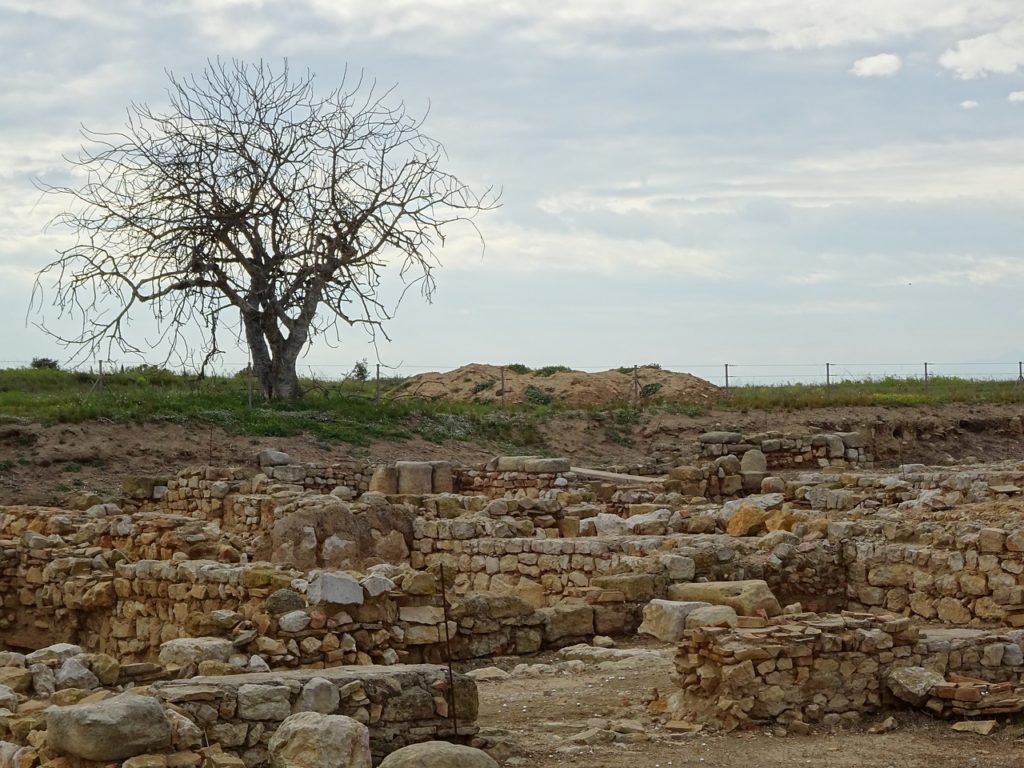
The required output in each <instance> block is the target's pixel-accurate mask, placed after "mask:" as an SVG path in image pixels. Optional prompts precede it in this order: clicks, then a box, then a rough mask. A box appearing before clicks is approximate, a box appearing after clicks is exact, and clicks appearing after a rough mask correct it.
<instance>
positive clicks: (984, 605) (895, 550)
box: [844, 521, 1024, 627]
mask: <svg viewBox="0 0 1024 768" xmlns="http://www.w3.org/2000/svg"><path fill="white" fill-rule="evenodd" d="M1017 525H1020V522H1019V521H1017ZM858 527H859V528H860V531H859V533H860V535H858V536H857V537H856V538H851V539H849V540H847V541H846V543H845V547H844V550H845V558H846V562H847V570H848V579H847V594H848V596H849V598H850V601H851V605H853V606H857V605H860V606H869V607H876V606H877V607H885V608H886V609H888V610H893V611H899V612H902V613H904V614H906V615H908V616H909V615H916V616H920V617H922V618H924V619H936V618H937V619H938V620H939V621H942V622H943V623H946V624H955V625H964V624H972V623H975V624H977V623H981V624H984V623H1001V624H1006V625H1009V626H1012V627H1020V626H1024V527H1018V528H1007V529H1004V528H994V527H989V528H982V527H980V526H979V524H977V523H974V522H972V521H956V522H951V523H946V524H939V525H928V524H918V525H916V526H914V529H913V530H908V531H905V532H902V533H901V532H900V531H901V529H900V527H899V526H895V525H891V526H890V528H889V531H890V532H891V534H892V535H893V536H899V538H909V539H911V540H910V541H896V542H894V541H888V540H886V539H885V538H883V537H884V536H885V533H886V529H885V525H884V524H882V525H881V530H880V533H881V534H882V536H881V537H879V538H874V539H868V538H867V537H866V536H864V532H865V530H867V529H868V528H869V527H870V526H865V525H860V526H858ZM850 533H851V534H852V533H853V530H851V531H850ZM915 538H916V539H917V540H916V541H914V540H913V539H915ZM879 539H880V540H879Z"/></svg>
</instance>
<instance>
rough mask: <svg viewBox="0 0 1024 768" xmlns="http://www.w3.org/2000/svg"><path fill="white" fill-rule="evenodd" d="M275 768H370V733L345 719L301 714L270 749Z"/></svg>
mask: <svg viewBox="0 0 1024 768" xmlns="http://www.w3.org/2000/svg"><path fill="white" fill-rule="evenodd" d="M267 748H268V749H269V751H270V765H271V766H272V768H370V767H371V765H372V763H371V757H370V731H369V730H368V729H367V728H366V726H365V725H363V724H362V723H359V722H357V721H355V720H353V719H352V718H351V717H345V716H343V715H324V714H320V713H319V712H299V713H297V714H294V715H291V716H290V717H288V718H287V719H286V720H285V721H284V722H283V723H281V725H280V727H279V728H278V729H277V730H276V731H274V735H273V736H271V737H270V743H269V744H268V745H267Z"/></svg>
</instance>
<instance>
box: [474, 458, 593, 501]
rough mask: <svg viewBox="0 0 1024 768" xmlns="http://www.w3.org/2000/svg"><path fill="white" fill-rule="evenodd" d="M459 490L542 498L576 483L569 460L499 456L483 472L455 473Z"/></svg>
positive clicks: (476, 470) (511, 496)
mask: <svg viewBox="0 0 1024 768" xmlns="http://www.w3.org/2000/svg"><path fill="white" fill-rule="evenodd" d="M454 478H455V490H457V491H459V492H461V493H470V494H475V495H484V496H490V497H491V498H505V497H507V498H523V497H527V498H533V499H536V498H540V497H541V496H543V495H544V493H545V492H546V491H552V490H558V489H562V488H567V487H569V486H570V485H571V484H572V483H574V482H575V481H576V477H575V475H573V474H572V472H571V469H570V466H569V460H568V459H544V458H540V457H538V456H499V457H497V458H495V459H493V460H491V461H490V462H489V463H488V464H487V465H486V466H485V467H484V468H483V469H465V470H463V469H459V470H456V471H455V475H454Z"/></svg>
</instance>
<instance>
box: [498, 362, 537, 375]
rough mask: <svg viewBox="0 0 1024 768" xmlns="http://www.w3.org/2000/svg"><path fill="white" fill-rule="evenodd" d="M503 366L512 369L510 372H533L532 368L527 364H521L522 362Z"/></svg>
mask: <svg viewBox="0 0 1024 768" xmlns="http://www.w3.org/2000/svg"><path fill="white" fill-rule="evenodd" d="M505 368H507V369H508V370H510V371H512V373H520V374H527V373H532V372H533V369H532V368H530V367H529V366H527V365H523V364H522V363H509V364H508V365H506V366H505Z"/></svg>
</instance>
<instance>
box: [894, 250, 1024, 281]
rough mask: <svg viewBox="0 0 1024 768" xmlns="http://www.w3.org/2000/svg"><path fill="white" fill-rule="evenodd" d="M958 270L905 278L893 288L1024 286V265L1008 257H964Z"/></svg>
mask: <svg viewBox="0 0 1024 768" xmlns="http://www.w3.org/2000/svg"><path fill="white" fill-rule="evenodd" d="M957 261H959V262H961V263H960V264H959V265H958V266H955V267H950V268H948V269H939V270H936V269H934V268H933V269H929V270H928V271H927V272H918V273H915V274H905V275H902V276H900V277H897V278H894V279H893V280H892V282H891V284H892V285H903V284H906V283H919V284H924V285H947V286H960V285H965V284H971V285H1006V284H1008V283H1024V262H1022V261H1021V260H1020V259H1019V258H1007V257H1005V256H985V257H978V256H964V257H961V258H960V259H957Z"/></svg>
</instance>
